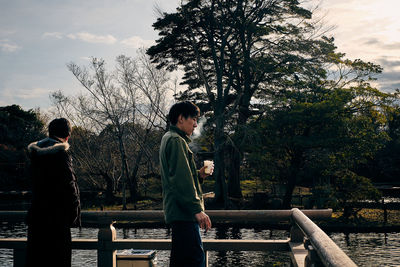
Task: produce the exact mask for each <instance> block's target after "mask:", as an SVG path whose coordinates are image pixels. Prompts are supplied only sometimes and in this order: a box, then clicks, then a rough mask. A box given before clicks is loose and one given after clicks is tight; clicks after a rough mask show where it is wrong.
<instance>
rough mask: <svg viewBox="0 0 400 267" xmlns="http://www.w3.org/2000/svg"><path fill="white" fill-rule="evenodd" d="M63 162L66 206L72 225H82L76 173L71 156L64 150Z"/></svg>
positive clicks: (61, 162)
mask: <svg viewBox="0 0 400 267" xmlns="http://www.w3.org/2000/svg"><path fill="white" fill-rule="evenodd" d="M60 164H61V175H62V182H63V188H64V189H63V194H64V198H63V199H64V203H63V204H64V208H65V209H66V211H65V212H66V213H67V214H66V215H67V216H68V218H69V222H70V225H71V226H80V223H81V222H80V221H81V220H80V211H81V210H80V209H81V207H80V193H79V188H78V183H77V181H76V177H75V173H74V171H73V168H72V160H71V156H70V155H69V153H68V152H66V151H64V152H63V156H62V160H61V161H60Z"/></svg>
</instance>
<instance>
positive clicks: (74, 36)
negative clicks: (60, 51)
mask: <svg viewBox="0 0 400 267" xmlns="http://www.w3.org/2000/svg"><path fill="white" fill-rule="evenodd" d="M42 37H43V38H55V39H63V38H69V39H71V40H81V41H84V42H87V43H94V44H114V43H116V42H117V41H118V40H117V39H116V38H115V37H114V36H112V35H111V34H107V35H96V34H93V33H89V32H78V33H69V34H64V33H61V32H45V33H43V35H42Z"/></svg>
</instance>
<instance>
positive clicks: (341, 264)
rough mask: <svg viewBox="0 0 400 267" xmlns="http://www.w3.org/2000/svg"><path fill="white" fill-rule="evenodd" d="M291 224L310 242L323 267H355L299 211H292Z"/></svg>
mask: <svg viewBox="0 0 400 267" xmlns="http://www.w3.org/2000/svg"><path fill="white" fill-rule="evenodd" d="M292 218H293V222H294V223H295V224H296V225H297V226H298V227H299V228H300V230H301V231H302V232H303V233H304V235H305V236H306V237H307V238H308V240H310V242H311V245H312V247H313V249H314V250H315V251H316V252H317V254H318V256H319V258H320V260H321V261H322V263H323V264H324V265H325V266H335V267H352V266H357V265H356V264H355V263H354V262H353V261H352V260H351V259H350V258H349V256H347V255H346V253H344V252H343V250H341V249H340V248H339V247H338V245H336V244H335V242H333V240H332V239H331V238H330V237H329V236H328V235H327V234H326V233H325V232H324V231H322V230H321V228H319V227H318V226H317V225H316V224H315V223H314V222H313V221H311V220H310V219H309V218H308V217H307V216H306V215H305V214H304V213H303V212H301V211H300V210H299V209H297V208H294V209H292Z"/></svg>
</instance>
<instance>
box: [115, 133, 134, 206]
mask: <svg viewBox="0 0 400 267" xmlns="http://www.w3.org/2000/svg"><path fill="white" fill-rule="evenodd" d="M118 142H119V151H120V156H121V165H122V166H121V167H122V209H123V210H126V209H127V207H126V185H127V184H128V183H129V177H128V175H129V168H128V162H127V159H126V152H125V145H124V142H123V140H122V135H119V136H118ZM133 194H134V197H135V196H136V195H137V192H133ZM131 197H132V196H131Z"/></svg>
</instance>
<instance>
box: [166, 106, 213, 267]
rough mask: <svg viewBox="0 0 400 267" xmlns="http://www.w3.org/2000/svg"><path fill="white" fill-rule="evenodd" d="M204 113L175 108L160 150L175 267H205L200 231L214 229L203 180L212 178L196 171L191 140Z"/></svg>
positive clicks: (173, 266)
mask: <svg viewBox="0 0 400 267" xmlns="http://www.w3.org/2000/svg"><path fill="white" fill-rule="evenodd" d="M199 115H200V109H199V108H198V107H197V106H196V105H195V104H193V103H192V102H189V101H184V102H180V103H176V104H174V105H173V106H172V107H171V109H170V111H169V115H168V117H169V120H170V122H171V126H170V129H169V131H168V132H167V133H166V134H165V135H164V136H163V138H162V140H161V147H160V163H161V177H162V187H163V206H164V215H165V221H166V223H167V224H170V225H171V226H172V248H171V258H170V266H171V267H197V266H198V267H204V266H205V256H204V251H203V245H202V242H201V236H200V229H199V228H202V229H205V230H206V231H207V230H209V229H210V228H211V221H210V218H209V217H208V215H207V214H205V213H204V201H203V195H202V190H201V186H200V182H199V180H203V179H204V178H206V177H207V176H208V175H209V174H206V173H205V167H202V168H201V169H200V170H197V169H196V164H195V161H194V157H193V156H194V155H193V152H192V151H191V150H190V148H189V145H188V143H190V141H191V140H190V136H191V135H192V134H193V131H194V129H195V128H196V127H197V118H198V116H199Z"/></svg>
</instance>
